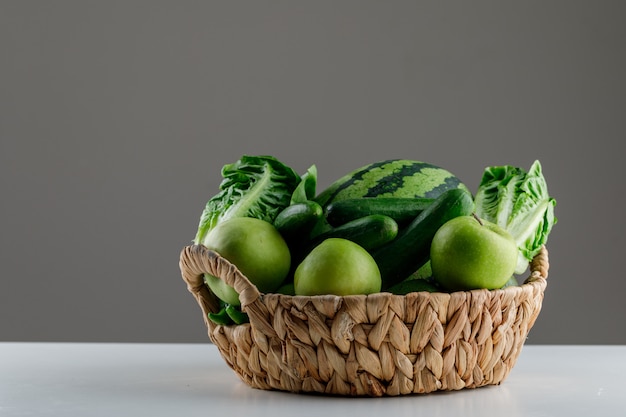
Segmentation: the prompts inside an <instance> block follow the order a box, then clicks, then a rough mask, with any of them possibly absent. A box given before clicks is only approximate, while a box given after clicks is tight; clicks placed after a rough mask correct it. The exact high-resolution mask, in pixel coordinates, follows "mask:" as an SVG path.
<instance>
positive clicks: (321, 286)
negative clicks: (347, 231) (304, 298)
mask: <svg viewBox="0 0 626 417" xmlns="http://www.w3.org/2000/svg"><path fill="white" fill-rule="evenodd" d="M380 286H381V280H380V272H379V270H378V267H377V265H376V262H375V261H374V259H373V258H372V256H371V255H370V254H369V253H368V252H367V251H366V250H365V249H363V248H362V247H361V246H359V245H357V244H356V243H354V242H352V241H350V240H347V239H342V238H329V239H326V240H324V241H323V242H322V243H320V244H319V245H318V246H316V247H315V248H314V249H313V250H312V251H311V252H310V253H309V254H308V255H307V257H306V258H305V259H304V260H303V261H302V263H301V264H300V265H299V266H298V268H297V269H296V273H295V277H294V290H295V293H296V295H309V296H310V295H325V294H334V295H340V296H344V295H358V294H372V293H376V292H379V291H380Z"/></svg>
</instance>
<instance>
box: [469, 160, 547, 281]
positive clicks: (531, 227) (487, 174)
mask: <svg viewBox="0 0 626 417" xmlns="http://www.w3.org/2000/svg"><path fill="white" fill-rule="evenodd" d="M474 201H475V204H476V215H477V216H479V217H480V218H482V219H485V220H488V221H490V222H493V223H496V224H497V225H499V226H500V227H502V228H504V229H506V230H508V231H509V233H511V235H512V236H513V238H514V239H515V241H516V243H517V246H518V249H519V253H518V255H519V256H518V263H517V268H516V270H515V273H516V274H521V273H523V272H524V271H525V270H526V269H527V268H528V263H529V262H530V261H531V260H532V259H533V258H534V257H535V255H537V254H538V253H539V251H540V250H541V246H542V245H544V244H545V243H546V242H547V240H548V235H549V234H550V231H551V230H552V227H553V226H554V225H555V224H556V221H557V219H556V217H555V216H554V207H555V205H556V200H555V199H554V198H552V197H550V195H549V194H548V185H547V183H546V180H545V178H544V177H543V174H542V171H541V164H540V163H539V161H535V162H534V163H533V164H532V166H531V167H530V169H529V170H528V172H526V171H524V170H523V169H522V168H518V167H513V166H508V165H507V166H495V167H488V168H486V169H485V171H484V173H483V177H482V179H481V182H480V184H479V185H478V191H477V192H476V196H475V198H474Z"/></svg>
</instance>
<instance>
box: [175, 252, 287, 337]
mask: <svg viewBox="0 0 626 417" xmlns="http://www.w3.org/2000/svg"><path fill="white" fill-rule="evenodd" d="M179 267H180V271H181V275H182V278H183V280H184V281H185V282H186V283H187V289H188V290H189V292H190V293H191V294H193V296H194V297H195V298H196V301H197V302H198V304H199V305H200V308H202V312H203V313H204V317H205V320H207V314H208V313H211V312H217V310H218V309H219V301H218V299H217V297H216V296H215V294H213V293H212V292H211V291H210V290H209V288H208V286H207V285H206V284H205V283H204V274H205V273H207V274H211V275H213V276H215V277H218V278H219V279H221V280H222V281H224V282H225V283H226V284H228V285H229V286H231V287H233V288H234V289H235V291H237V292H238V293H239V301H240V302H241V309H242V311H244V312H246V313H247V314H248V317H249V318H250V324H251V325H254V326H256V327H257V328H259V330H261V331H262V332H263V333H265V334H266V335H272V336H273V335H275V334H276V332H275V331H274V329H273V328H272V326H271V325H270V324H269V311H268V310H267V307H265V305H264V304H263V302H262V301H261V292H260V291H259V290H258V288H257V287H256V286H255V285H254V284H253V283H251V282H250V280H249V279H248V278H247V277H246V276H245V275H244V274H243V273H241V271H240V270H239V269H238V268H237V267H236V266H235V265H233V264H232V263H230V262H228V260H226V259H225V258H223V257H222V256H220V254H218V253H217V252H215V251H213V250H210V249H208V248H207V247H205V246H203V245H190V246H185V247H184V248H183V250H182V251H181V253H180V261H179ZM209 322H210V321H209ZM210 323H212V322H210Z"/></svg>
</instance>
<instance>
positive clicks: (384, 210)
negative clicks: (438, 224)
mask: <svg viewBox="0 0 626 417" xmlns="http://www.w3.org/2000/svg"><path fill="white" fill-rule="evenodd" d="M433 201H435V199H433V198H399V197H364V198H351V199H347V200H340V201H335V202H333V203H330V204H329V205H328V206H327V207H326V220H327V221H328V223H329V224H330V225H332V226H339V225H341V224H344V223H347V222H349V221H352V220H356V219H358V218H361V217H365V216H369V215H371V214H382V215H385V216H389V217H391V218H392V219H394V220H395V221H396V222H397V223H398V224H400V225H403V224H406V223H408V222H410V221H411V220H413V219H414V218H415V217H417V215H418V214H420V213H421V212H422V211H424V210H425V209H426V208H428V206H430V205H431V204H432V203H433Z"/></svg>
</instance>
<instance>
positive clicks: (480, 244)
mask: <svg viewBox="0 0 626 417" xmlns="http://www.w3.org/2000/svg"><path fill="white" fill-rule="evenodd" d="M430 263H431V268H432V272H433V277H434V278H435V280H436V281H437V282H439V283H440V284H441V285H442V286H443V287H444V288H445V289H447V290H449V291H459V290H471V289H476V288H486V289H496V288H501V287H502V286H504V285H505V284H506V283H507V281H508V280H509V279H510V278H511V276H512V275H513V272H514V271H515V266H516V264H517V244H516V243H515V240H514V239H513V237H512V236H511V234H510V233H509V232H508V231H506V230H505V229H503V228H502V227H500V226H498V225H496V224H494V223H491V222H488V221H485V220H480V219H479V218H478V217H475V216H460V217H456V218H454V219H452V220H449V221H448V222H446V223H445V224H444V225H443V226H441V228H439V230H437V233H435V236H434V237H433V240H432V244H431V247H430Z"/></svg>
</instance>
